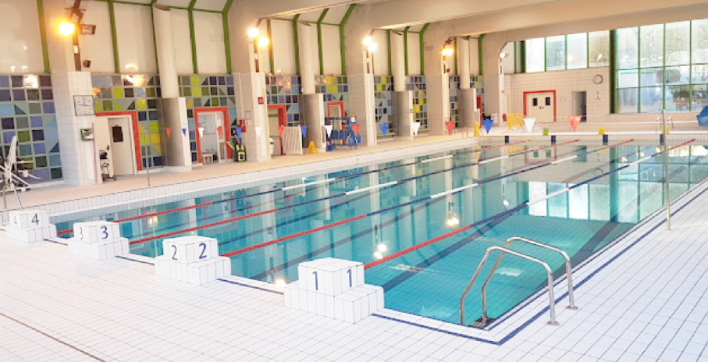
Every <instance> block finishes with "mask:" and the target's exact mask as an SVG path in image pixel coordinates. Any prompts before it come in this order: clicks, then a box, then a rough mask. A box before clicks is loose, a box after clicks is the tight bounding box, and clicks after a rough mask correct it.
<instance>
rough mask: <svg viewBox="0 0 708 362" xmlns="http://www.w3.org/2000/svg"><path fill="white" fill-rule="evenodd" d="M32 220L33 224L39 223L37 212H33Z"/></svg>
mask: <svg viewBox="0 0 708 362" xmlns="http://www.w3.org/2000/svg"><path fill="white" fill-rule="evenodd" d="M32 222H33V223H34V224H35V225H39V217H38V216H37V214H34V217H33V218H32Z"/></svg>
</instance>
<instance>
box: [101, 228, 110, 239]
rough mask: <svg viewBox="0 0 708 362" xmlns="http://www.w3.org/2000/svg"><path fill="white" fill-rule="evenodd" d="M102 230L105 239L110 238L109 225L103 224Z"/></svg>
mask: <svg viewBox="0 0 708 362" xmlns="http://www.w3.org/2000/svg"><path fill="white" fill-rule="evenodd" d="M101 231H102V232H103V240H106V239H108V227H106V226H101Z"/></svg>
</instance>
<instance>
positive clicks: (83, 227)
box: [69, 221, 130, 260]
mask: <svg viewBox="0 0 708 362" xmlns="http://www.w3.org/2000/svg"><path fill="white" fill-rule="evenodd" d="M69 253H70V254H71V255H77V256H81V257H85V258H90V259H94V260H105V259H109V258H113V257H116V256H118V255H125V254H130V243H129V242H128V239H126V238H122V237H120V227H119V225H118V224H117V223H114V222H110V221H89V222H79V223H75V224H74V237H73V238H71V239H69Z"/></svg>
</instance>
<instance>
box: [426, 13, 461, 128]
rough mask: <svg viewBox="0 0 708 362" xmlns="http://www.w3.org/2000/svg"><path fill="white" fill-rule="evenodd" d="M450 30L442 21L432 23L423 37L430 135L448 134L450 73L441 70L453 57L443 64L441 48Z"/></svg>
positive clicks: (447, 65) (447, 66) (446, 66)
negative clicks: (446, 124) (446, 123)
mask: <svg viewBox="0 0 708 362" xmlns="http://www.w3.org/2000/svg"><path fill="white" fill-rule="evenodd" d="M452 31H454V29H448V26H447V25H445V24H444V23H434V24H431V25H430V26H429V27H428V29H427V30H426V32H425V39H423V41H424V44H425V47H424V54H423V57H424V59H425V78H426V81H427V84H426V89H427V97H428V130H429V131H430V134H431V135H446V134H448V131H447V129H446V127H445V122H447V121H449V120H450V75H449V74H448V73H446V72H444V71H443V65H445V68H446V69H447V68H449V64H451V63H449V62H450V61H452V62H454V59H452V57H450V58H449V59H447V63H448V64H443V57H442V49H443V45H444V44H445V40H447V39H448V37H449V35H450V34H451V33H452ZM453 56H454V55H453ZM453 67H454V66H453Z"/></svg>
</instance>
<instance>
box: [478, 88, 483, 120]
mask: <svg viewBox="0 0 708 362" xmlns="http://www.w3.org/2000/svg"><path fill="white" fill-rule="evenodd" d="M477 110H479V121H480V122H482V119H483V118H484V115H483V114H482V95H481V94H477Z"/></svg>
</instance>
